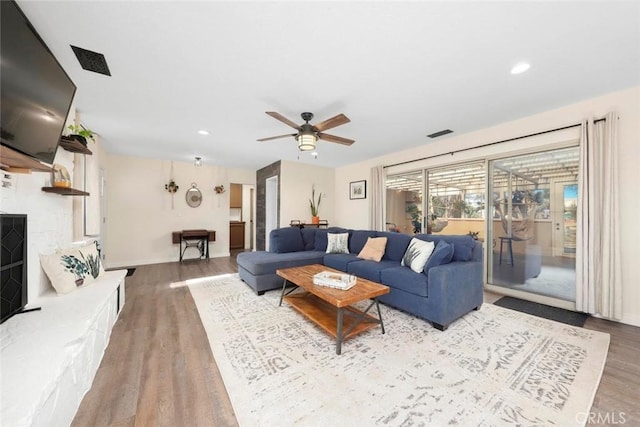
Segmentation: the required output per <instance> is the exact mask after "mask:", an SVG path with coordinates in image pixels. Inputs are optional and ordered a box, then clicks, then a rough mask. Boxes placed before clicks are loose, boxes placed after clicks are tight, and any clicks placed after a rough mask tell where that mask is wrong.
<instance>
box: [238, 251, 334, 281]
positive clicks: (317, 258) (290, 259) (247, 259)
mask: <svg viewBox="0 0 640 427" xmlns="http://www.w3.org/2000/svg"><path fill="white" fill-rule="evenodd" d="M324 255H325V253H324V252H319V251H300V252H289V253H279V254H277V253H274V252H264V251H259V252H240V253H239V254H238V257H237V258H236V261H237V263H238V265H239V266H241V267H242V268H244V269H245V270H247V271H248V272H249V273H251V274H253V275H256V276H257V275H262V274H273V273H275V272H276V270H277V269H279V268H289V267H299V266H301V265H310V264H322V261H323V258H324Z"/></svg>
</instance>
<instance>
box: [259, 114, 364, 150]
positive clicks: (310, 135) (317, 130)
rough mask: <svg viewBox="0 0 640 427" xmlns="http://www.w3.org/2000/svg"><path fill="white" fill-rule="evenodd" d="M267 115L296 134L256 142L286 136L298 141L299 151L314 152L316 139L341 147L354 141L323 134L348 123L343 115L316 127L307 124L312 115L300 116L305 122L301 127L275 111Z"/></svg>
mask: <svg viewBox="0 0 640 427" xmlns="http://www.w3.org/2000/svg"><path fill="white" fill-rule="evenodd" d="M266 113H267V114H268V115H270V116H271V117H273V118H274V119H276V120H280V121H281V122H282V123H284V124H286V125H288V126H291V127H292V128H294V129H295V130H297V131H298V133H288V134H285V135H278V136H271V137H268V138H261V139H259V140H258V141H261V142H262V141H271V140H272V139H278V138H286V137H288V136H293V137H295V138H296V141H298V149H299V150H300V151H311V150H315V148H316V142H318V139H323V140H325V141H329V142H336V143H338V144H342V145H351V144H353V143H354V142H355V141H354V140H353V139H348V138H343V137H341V136H335V135H329V134H328V133H324V131H325V130H327V129H332V128H335V127H337V126H340V125H343V124H345V123H349V122H350V121H351V120H349V118H348V117H347V116H345V115H344V114H342V113H340V114H338V115H337V116H334V117H331V118H330V119H327V120H325V121H324V122H320V123H318V124H316V125H312V124H310V123H309V120H311V119H313V114H312V113H308V112H305V113H302V114H301V115H300V116H301V117H302V120H304V121H305V123H304V124H302V125H297V124H296V123H294V122H293V121H291V120H289V119H287V118H286V117H284V116H283V115H282V114H280V113H276V112H275V111H267V112H266Z"/></svg>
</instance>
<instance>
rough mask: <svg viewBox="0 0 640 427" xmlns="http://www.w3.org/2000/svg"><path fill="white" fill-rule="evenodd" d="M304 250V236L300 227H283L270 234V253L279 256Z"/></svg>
mask: <svg viewBox="0 0 640 427" xmlns="http://www.w3.org/2000/svg"><path fill="white" fill-rule="evenodd" d="M303 250H304V244H303V243H302V234H301V233H300V229H299V228H298V227H283V228H276V229H275V230H271V232H270V233H269V252H274V253H278V254H282V253H288V252H298V251H303Z"/></svg>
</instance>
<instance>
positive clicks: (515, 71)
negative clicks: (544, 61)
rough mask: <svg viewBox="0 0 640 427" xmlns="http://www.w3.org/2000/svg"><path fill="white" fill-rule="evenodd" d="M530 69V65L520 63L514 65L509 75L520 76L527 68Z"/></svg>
mask: <svg viewBox="0 0 640 427" xmlns="http://www.w3.org/2000/svg"><path fill="white" fill-rule="evenodd" d="M530 67H531V65H530V64H528V63H526V62H520V63H518V64H516V65H515V66H514V67H513V68H512V69H511V74H521V73H524V72H525V71H527V70H528V69H529V68H530Z"/></svg>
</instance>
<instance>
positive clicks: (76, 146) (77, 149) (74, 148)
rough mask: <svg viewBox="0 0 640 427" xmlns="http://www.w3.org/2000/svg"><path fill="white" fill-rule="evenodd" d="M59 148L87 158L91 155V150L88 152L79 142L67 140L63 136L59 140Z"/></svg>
mask: <svg viewBox="0 0 640 427" xmlns="http://www.w3.org/2000/svg"><path fill="white" fill-rule="evenodd" d="M60 147H62V148H64V149H65V150H67V151H70V152H72V153H81V154H87V155H89V156H90V155H92V154H93V153H92V152H91V150H89V149H88V148H87V147H86V146H85V145H84V144H82V143H81V142H79V141H76V140H75V139H71V138H67V137H65V136H63V137H62V138H60Z"/></svg>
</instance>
